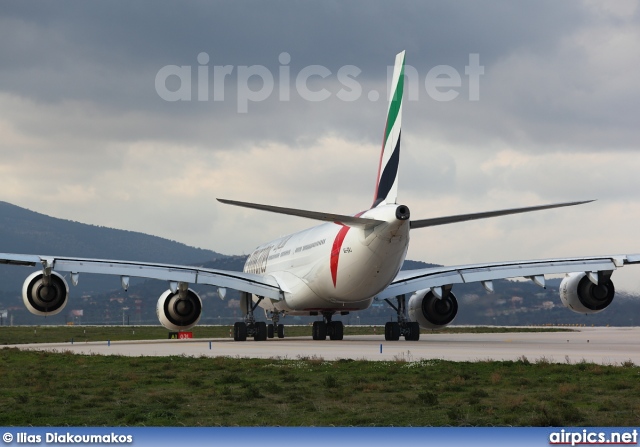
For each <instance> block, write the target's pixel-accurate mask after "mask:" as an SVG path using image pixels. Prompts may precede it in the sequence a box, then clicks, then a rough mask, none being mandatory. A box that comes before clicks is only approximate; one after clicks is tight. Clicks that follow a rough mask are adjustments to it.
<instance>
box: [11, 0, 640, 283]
mask: <svg viewBox="0 0 640 447" xmlns="http://www.w3.org/2000/svg"><path fill="white" fill-rule="evenodd" d="M401 50H406V52H407V53H406V63H407V64H408V65H409V66H411V69H412V70H413V71H412V74H413V79H411V80H410V85H409V86H408V87H407V89H406V90H405V101H404V106H403V107H404V108H403V132H402V154H401V160H400V190H399V201H400V202H401V203H403V204H406V205H408V206H409V207H410V209H411V213H412V217H414V218H428V217H438V216H444V215H450V214H460V213H468V212H476V211H485V210H492V209H502V208H510V207H519V206H530V205H538V204H543V203H553V202H560V201H572V200H584V199H598V200H597V202H595V203H592V204H588V205H582V206H580V207H574V208H565V209H557V210H551V211H543V212H539V213H532V214H524V215H517V216H510V217H502V218H497V219H491V220H483V221H477V222H471V223H461V224H455V225H450V226H446V227H437V228H431V229H429V228H427V229H421V230H416V231H414V232H412V234H411V237H412V241H411V246H410V249H409V258H410V259H415V260H422V261H428V262H435V263H441V264H464V263H475V262H483V261H499V260H513V259H533V258H545V257H556V256H573V255H595V254H612V253H640V232H639V231H638V228H639V224H638V222H640V83H639V82H638V73H640V8H639V7H638V2H637V1H617V2H597V1H593V2H590V1H585V2H575V1H569V2H557V1H536V2H512V1H483V2H477V1H468V2H422V1H415V2H414V1H394V2H388V1H372V0H366V1H365V0H362V1H349V2H339V1H335V2H331V1H324V2H294V1H279V2H278V1H270V2H257V1H256V2H249V1H227V2H209V1H185V2H163V1H154V2H151V1H148V2H136V1H109V2H106V1H105V2H86V1H59V2H31V1H19V2H18V1H15V2H7V1H2V7H1V8H0V176H1V179H2V180H1V183H0V185H1V187H0V200H3V201H7V202H10V203H13V204H15V205H18V206H21V207H25V208H29V209H31V210H33V211H38V212H41V213H44V214H48V215H51V216H55V217H59V218H64V219H71V220H76V221H80V222H84V223H90V224H95V225H103V226H109V227H115V228H120V229H127V230H135V231H141V232H145V233H149V234H154V235H158V236H162V237H166V238H169V239H173V240H177V241H180V242H184V243H187V244H189V245H193V246H197V247H202V248H208V249H213V250H215V251H218V252H221V253H225V254H243V253H244V254H248V253H250V252H251V251H252V250H253V248H254V247H255V246H256V245H258V244H260V243H262V242H265V241H267V240H269V239H272V238H275V237H278V236H280V235H283V234H286V233H290V232H293V231H297V230H300V229H303V228H305V227H307V226H309V225H310V224H313V223H312V222H311V221H308V220H304V219H299V218H295V217H288V216H278V215H270V214H267V213H261V212H258V211H251V210H245V209H240V208H234V207H229V206H225V205H222V204H219V203H218V202H216V200H215V198H216V197H223V198H230V199H236V200H244V201H252V202H258V203H269V204H274V205H280V206H286V207H297V208H305V209H312V210H318V211H326V212H334V213H344V214H350V213H355V212H358V211H361V210H363V209H365V208H367V207H368V206H369V205H370V204H371V201H372V197H373V188H374V182H375V175H376V172H377V163H378V159H379V150H380V143H381V140H382V133H383V127H384V122H385V118H386V108H387V83H388V80H387V78H388V67H389V66H391V65H392V64H393V61H394V57H395V54H396V53H398V52H399V51H401ZM199 55H200V56H199ZM474 55H477V56H474ZM474 57H475V58H477V60H478V63H479V65H480V66H482V70H483V73H482V74H479V75H477V76H475V80H477V81H478V84H477V85H476V86H475V87H477V89H475V88H474V86H473V85H472V84H473V81H474V79H473V76H472V75H469V74H468V72H469V69H468V68H466V67H467V66H471V65H472V60H473V58H474ZM442 66H444V68H443V67H442ZM178 67H182V68H180V70H185V69H186V70H190V72H191V77H190V78H189V77H184V76H183V77H182V78H180V77H179V75H178V74H176V73H178V71H176V70H178ZM198 67H200V68H198ZM341 70H342V71H341ZM465 70H467V71H465ZM472 71H473V70H472ZM225 72H228V73H230V74H228V75H226V76H223V74H224V73H225ZM265 72H266V73H267V74H268V75H265ZM167 73H174V74H173V75H170V76H167ZM180 73H184V71H180ZM187 73H188V72H187ZM221 73H222V74H221ZM251 73H258V74H254V75H253V76H250V77H247V76H248V74H251ZM438 73H444V74H441V75H440V77H439V78H438V79H439V80H435V81H434V79H433V77H434V76H435V75H437V74H438ZM310 74H312V75H311V76H310ZM344 74H346V75H347V76H346V77H344V76H342V77H341V75H344ZM456 74H457V76H458V78H456ZM269 75H270V76H271V78H272V80H273V84H272V85H271V84H270V82H271V81H270V79H269ZM265 76H266V77H265ZM443 79H444V81H443ZM185 81H186V82H185ZM446 82H450V83H452V85H453V86H452V87H442V86H440V87H437V86H434V83H436V84H437V83H446ZM300 85H301V86H302V87H303V88H302V89H301V88H299V87H300ZM476 90H477V91H476ZM167 95H169V96H171V97H170V98H167ZM325 96H326V98H324V97H325ZM177 97H181V98H182V99H180V100H175V99H176V98H177ZM249 98H255V99H260V100H250V99H249ZM168 99H170V100H168ZM624 270H627V272H626V274H625V272H624ZM616 277H617V278H618V279H619V280H620V282H619V284H621V286H622V287H623V288H626V289H634V290H640V270H638V269H634V267H630V268H626V269H623V271H621V272H618V273H616V275H615V276H614V279H615V278H616Z"/></svg>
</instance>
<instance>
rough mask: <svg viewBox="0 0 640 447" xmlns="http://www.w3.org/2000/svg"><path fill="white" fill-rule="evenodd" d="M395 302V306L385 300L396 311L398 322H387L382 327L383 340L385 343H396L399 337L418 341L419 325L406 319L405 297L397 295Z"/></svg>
mask: <svg viewBox="0 0 640 447" xmlns="http://www.w3.org/2000/svg"><path fill="white" fill-rule="evenodd" d="M396 300H397V302H398V305H397V306H395V305H394V304H393V303H392V302H391V301H389V300H388V299H385V301H386V302H387V304H388V305H389V306H391V307H392V308H393V310H395V311H396V313H397V316H398V317H397V318H398V321H389V322H387V323H386V324H385V325H384V339H385V340H387V341H396V340H400V337H404V339H405V340H407V341H418V340H420V324H419V323H417V322H415V321H409V319H408V318H407V308H406V299H405V296H404V295H398V296H397V297H396Z"/></svg>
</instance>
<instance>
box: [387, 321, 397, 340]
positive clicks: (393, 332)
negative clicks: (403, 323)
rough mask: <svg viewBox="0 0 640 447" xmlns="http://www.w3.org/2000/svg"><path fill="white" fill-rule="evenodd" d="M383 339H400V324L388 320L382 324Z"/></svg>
mask: <svg viewBox="0 0 640 447" xmlns="http://www.w3.org/2000/svg"><path fill="white" fill-rule="evenodd" d="M384 339H385V340H387V341H397V340H400V324H399V323H397V322H395V321H388V322H387V323H386V324H385V325H384Z"/></svg>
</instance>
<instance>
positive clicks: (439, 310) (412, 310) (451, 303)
mask: <svg viewBox="0 0 640 447" xmlns="http://www.w3.org/2000/svg"><path fill="white" fill-rule="evenodd" d="M407 311H408V314H409V319H410V320H411V321H417V322H418V323H419V324H420V326H422V327H423V328H425V329H438V328H441V327H444V326H446V325H448V324H449V323H451V322H452V321H453V319H454V318H455V317H456V315H457V313H458V300H456V297H455V295H454V294H453V293H451V291H449V292H448V293H446V294H445V295H444V296H443V297H442V298H438V297H436V296H435V295H434V294H433V292H432V291H431V290H429V289H427V290H419V291H417V292H416V293H414V294H413V295H412V296H411V298H409V304H408V310H407Z"/></svg>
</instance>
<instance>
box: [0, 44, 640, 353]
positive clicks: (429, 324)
mask: <svg viewBox="0 0 640 447" xmlns="http://www.w3.org/2000/svg"><path fill="white" fill-rule="evenodd" d="M404 63H405V52H404V51H402V52H401V53H399V54H398V55H397V56H396V59H395V65H394V71H393V78H392V84H391V87H392V88H391V92H390V98H389V108H388V114H387V121H386V124H385V128H384V134H383V142H382V150H381V154H380V161H379V167H378V174H377V177H376V184H375V191H374V194H373V202H372V204H371V205H370V206H369V207H368V208H367V209H365V210H364V211H360V212H358V213H356V214H353V215H345V214H334V213H326V212H318V211H309V210H303V209H295V208H285V207H279V206H273V205H262V204H256V203H249V202H240V201H235V200H228V199H218V201H219V202H221V203H223V204H228V205H234V206H240V207H246V208H251V209H255V210H259V211H266V212H271V213H279V214H285V215H290V216H297V217H302V218H307V219H312V220H315V221H320V222H322V223H320V224H319V225H317V226H314V227H311V228H308V229H306V230H303V231H300V232H297V233H293V234H290V235H288V236H284V237H281V238H279V239H275V240H273V241H271V242H267V243H265V244H262V245H260V246H259V247H257V248H256V249H255V250H254V251H253V252H252V253H251V254H250V255H249V257H248V258H247V261H246V263H245V266H244V270H243V272H233V271H225V270H215V269H205V268H200V267H194V266H184V265H167V264H154V263H145V262H131V261H124V260H104V259H86V258H75V257H64V256H43V255H31V254H8V253H4V254H0V264H12V265H28V266H32V267H38V270H37V271H35V272H34V273H32V274H31V275H29V276H28V277H27V278H26V280H25V282H24V285H23V288H22V296H23V302H24V304H25V306H26V307H27V309H28V310H29V311H30V312H31V313H33V314H36V315H44V316H46V315H55V314H57V313H59V312H61V311H62V310H63V309H64V307H65V306H66V304H67V302H68V298H69V286H68V283H67V281H66V279H65V277H64V276H63V275H61V274H60V273H58V272H67V273H68V277H69V278H70V280H71V283H72V284H73V285H77V284H78V280H79V275H80V273H83V274H84V273H89V274H107V275H116V276H120V280H121V285H122V287H123V288H124V289H125V290H127V288H128V287H129V281H130V278H131V277H141V278H151V279H158V280H164V281H168V283H169V288H168V290H167V291H165V292H164V293H163V294H162V295H161V296H160V297H159V299H158V302H157V306H156V311H157V316H158V319H159V321H160V323H161V324H162V325H163V326H164V327H166V328H167V329H169V330H171V331H186V330H188V329H190V328H192V327H194V326H195V325H197V323H198V322H199V320H200V317H201V315H202V311H203V309H202V300H201V298H200V297H199V296H198V295H197V294H196V292H194V291H193V290H192V289H191V288H189V285H190V284H206V285H210V286H215V287H218V294H219V296H220V298H224V296H225V294H226V290H227V289H228V288H231V289H235V290H238V291H240V293H241V300H240V301H241V309H242V313H243V319H242V321H239V322H236V323H235V324H234V329H233V336H234V340H235V341H245V340H247V338H248V337H253V339H254V340H256V341H264V340H266V339H268V338H275V337H276V336H277V337H278V338H284V336H285V331H284V325H283V324H282V323H280V320H281V318H282V317H284V316H287V315H304V316H317V317H321V319H318V320H317V321H315V322H314V323H313V326H312V338H313V339H314V340H326V338H327V337H328V338H329V339H330V340H342V339H343V337H344V325H343V323H342V322H341V321H339V320H335V319H334V317H335V316H337V315H346V314H348V313H350V312H357V311H360V310H363V309H367V308H368V307H369V306H371V304H372V302H373V301H374V299H377V300H384V301H385V302H386V303H388V304H389V306H390V307H391V308H392V309H393V311H394V312H395V314H396V315H395V318H393V317H392V318H391V320H390V321H389V322H387V323H386V324H385V340H399V339H400V338H401V337H404V339H405V340H408V341H416V340H419V338H420V330H421V328H427V329H435V328H441V327H444V326H446V325H448V324H450V323H451V322H452V321H453V320H454V318H455V317H456V314H457V311H458V301H457V299H456V297H455V295H454V293H453V289H454V287H455V285H456V284H461V283H470V282H480V283H481V284H482V285H483V287H484V288H485V289H486V290H487V292H488V293H491V292H493V290H494V287H493V281H494V280H497V279H508V278H528V279H530V280H532V281H533V282H534V283H535V284H538V285H539V286H541V287H544V286H545V275H557V274H565V277H564V279H563V280H562V282H561V285H560V300H561V302H562V303H563V305H564V306H565V307H567V308H568V309H569V310H571V311H573V312H577V313H583V314H592V313H597V312H601V311H602V310H604V309H605V308H606V307H608V306H609V305H610V304H611V302H612V300H613V298H614V295H615V288H614V285H613V282H612V281H611V275H612V273H613V271H614V270H616V269H618V268H621V267H623V266H625V265H627V264H637V263H640V254H629V255H609V256H591V257H574V258H556V259H542V260H529V261H511V262H496V263H484V264H474V265H458V266H445V267H430V268H423V269H417V270H407V271H401V270H400V268H401V266H402V264H403V262H404V260H405V257H406V254H407V249H408V246H409V236H410V234H411V231H412V230H417V229H421V228H427V227H432V226H436V225H445V224H452V223H457V222H465V221H470V220H476V219H485V218H492V217H498V216H505V215H510V214H517V213H525V212H532V211H542V210H549V209H553V208H560V207H567V206H575V205H580V204H584V203H588V202H591V200H587V201H574V202H564V203H556V204H546V205H538V206H529V207H524V208H512V209H504V210H498V211H489V212H481V213H473V214H460V215H453V216H445V217H435V218H426V219H417V220H414V219H411V213H410V210H409V207H408V206H406V205H403V204H398V200H397V195H398V166H399V158H400V136H401V121H402V98H403V90H404ZM258 307H261V308H262V309H264V312H265V316H266V318H267V319H268V320H271V323H270V324H269V325H267V323H266V322H264V321H258V320H257V319H256V317H255V311H256V309H257V308H258Z"/></svg>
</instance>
